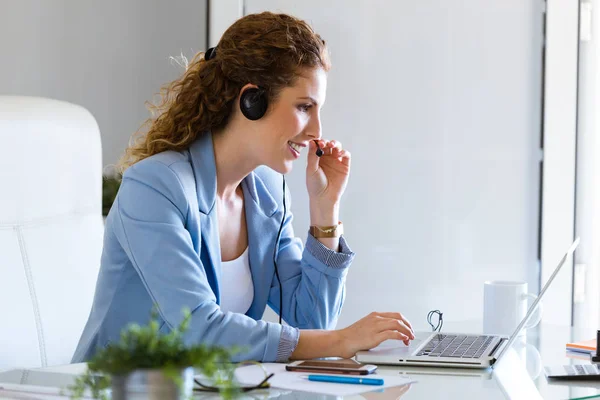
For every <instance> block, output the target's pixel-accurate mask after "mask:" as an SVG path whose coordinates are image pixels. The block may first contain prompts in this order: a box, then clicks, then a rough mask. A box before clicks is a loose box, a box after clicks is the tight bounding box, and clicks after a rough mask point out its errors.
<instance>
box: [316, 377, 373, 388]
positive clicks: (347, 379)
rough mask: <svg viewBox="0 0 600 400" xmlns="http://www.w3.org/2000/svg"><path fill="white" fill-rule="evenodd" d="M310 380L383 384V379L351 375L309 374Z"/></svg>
mask: <svg viewBox="0 0 600 400" xmlns="http://www.w3.org/2000/svg"><path fill="white" fill-rule="evenodd" d="M308 380H309V381H314V382H333V383H354V384H358V385H378V386H380V385H383V379H376V378H354V377H349V376H330V375H309V376H308Z"/></svg>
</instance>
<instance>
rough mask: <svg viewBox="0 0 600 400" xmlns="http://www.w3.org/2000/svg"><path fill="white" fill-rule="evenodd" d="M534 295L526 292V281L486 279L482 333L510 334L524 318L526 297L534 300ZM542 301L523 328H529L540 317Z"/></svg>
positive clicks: (538, 321)
mask: <svg viewBox="0 0 600 400" xmlns="http://www.w3.org/2000/svg"><path fill="white" fill-rule="evenodd" d="M536 298H537V296H536V295H534V294H531V293H527V282H508V281H487V282H485V284H484V286H483V333H485V334H498V335H506V336H509V335H511V334H512V333H513V332H514V330H515V329H516V328H517V326H518V325H519V323H520V322H521V321H522V320H523V318H525V314H527V310H528V309H529V304H528V302H527V299H532V300H535V299H536ZM542 313H543V307H542V303H539V304H538V306H537V312H536V314H537V315H536V314H534V315H532V316H531V318H530V319H529V321H528V322H527V324H525V328H524V329H523V330H522V331H521V333H520V335H523V334H525V329H530V328H533V327H534V326H536V325H537V324H539V323H540V320H541V319H542Z"/></svg>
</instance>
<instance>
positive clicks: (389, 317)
mask: <svg viewBox="0 0 600 400" xmlns="http://www.w3.org/2000/svg"><path fill="white" fill-rule="evenodd" d="M336 333H338V336H339V345H340V346H341V347H340V350H339V351H338V352H337V353H339V357H343V358H350V357H354V356H355V355H356V352H358V351H361V350H370V349H372V348H373V347H377V346H378V345H379V344H380V343H381V342H383V341H385V340H388V339H396V340H402V341H403V342H404V344H405V345H407V346H408V344H409V342H410V341H411V340H413V339H414V338H415V334H414V332H413V330H412V326H411V325H410V322H408V320H407V319H406V318H404V316H402V314H400V313H394V312H384V313H378V312H372V313H371V314H369V315H367V316H366V317H364V318H362V319H361V320H359V321H357V322H355V323H354V324H352V325H350V326H349V327H347V328H344V329H340V330H338V331H336Z"/></svg>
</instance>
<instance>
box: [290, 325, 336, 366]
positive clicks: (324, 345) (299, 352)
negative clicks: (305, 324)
mask: <svg viewBox="0 0 600 400" xmlns="http://www.w3.org/2000/svg"><path fill="white" fill-rule="evenodd" d="M343 343H344V339H343V336H342V335H341V333H340V331H339V330H333V331H328V330H312V329H301V330H300V338H299V339H298V345H297V346H296V349H295V350H294V352H293V353H292V355H291V357H290V359H292V360H310V359H312V358H321V357H343V355H344V354H346V353H347V352H346V351H345V349H344V344H343Z"/></svg>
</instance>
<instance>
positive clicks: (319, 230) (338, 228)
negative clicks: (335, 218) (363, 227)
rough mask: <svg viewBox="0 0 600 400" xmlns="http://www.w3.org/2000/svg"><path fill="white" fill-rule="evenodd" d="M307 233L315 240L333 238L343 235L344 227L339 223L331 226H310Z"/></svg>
mask: <svg viewBox="0 0 600 400" xmlns="http://www.w3.org/2000/svg"><path fill="white" fill-rule="evenodd" d="M308 232H309V233H310V234H311V235H313V237H315V238H335V237H340V236H342V235H343V234H344V225H343V224H342V223H341V222H338V224H337V225H333V226H315V225H312V226H311V227H310V229H309V230H308Z"/></svg>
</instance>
